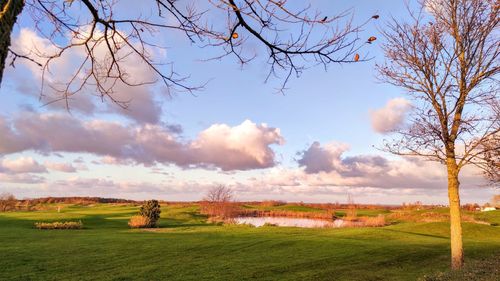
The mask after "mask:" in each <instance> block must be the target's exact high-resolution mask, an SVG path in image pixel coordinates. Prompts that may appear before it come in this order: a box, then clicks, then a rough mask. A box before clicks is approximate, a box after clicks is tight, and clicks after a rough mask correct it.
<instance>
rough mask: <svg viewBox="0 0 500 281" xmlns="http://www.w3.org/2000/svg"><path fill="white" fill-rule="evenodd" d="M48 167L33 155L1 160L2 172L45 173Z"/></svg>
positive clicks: (0, 171)
mask: <svg viewBox="0 0 500 281" xmlns="http://www.w3.org/2000/svg"><path fill="white" fill-rule="evenodd" d="M45 172H47V169H46V168H45V167H44V166H43V165H41V164H39V163H38V162H37V161H36V160H34V159H33V158H31V157H20V158H17V159H14V160H12V159H2V160H0V173H6V174H22V173H45Z"/></svg>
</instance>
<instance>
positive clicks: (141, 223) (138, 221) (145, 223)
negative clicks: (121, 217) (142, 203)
mask: <svg viewBox="0 0 500 281" xmlns="http://www.w3.org/2000/svg"><path fill="white" fill-rule="evenodd" d="M150 224H151V222H150V221H149V219H148V218H147V217H144V216H133V217H131V218H130V220H129V221H128V226H130V228H146V227H149V226H150Z"/></svg>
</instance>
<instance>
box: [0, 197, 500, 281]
mask: <svg viewBox="0 0 500 281" xmlns="http://www.w3.org/2000/svg"><path fill="white" fill-rule="evenodd" d="M162 209H163V212H162V219H161V220H160V228H158V229H154V230H151V231H149V230H137V229H128V227H127V220H128V219H129V218H130V217H131V216H132V215H134V214H135V213H136V212H137V207H135V206H118V205H111V204H108V205H103V204H98V205H94V206H88V207H86V206H64V207H63V208H62V209H61V212H60V213H58V212H57V210H53V209H48V210H45V211H37V212H12V213H1V214H0V280H416V279H418V278H420V277H422V276H424V275H429V274H434V273H436V272H439V271H446V269H447V268H448V264H449V261H448V260H449V245H448V237H449V234H448V232H449V225H448V224H447V223H441V222H438V223H398V224H394V225H391V226H387V227H382V228H351V229H301V228H281V227H262V228H253V227H248V226H234V225H229V226H227V225H213V224H207V223H206V218H205V217H204V216H201V215H200V214H199V213H198V207H197V206H188V207H185V206H168V207H167V206H163V207H162ZM498 212H499V211H496V212H494V214H488V215H486V216H488V217H489V218H492V219H495V218H497V216H498ZM485 219H488V218H485ZM57 220H81V221H82V222H83V224H84V226H85V229H82V230H71V231H65V230H59V231H41V230H37V229H35V228H34V227H33V225H34V222H36V221H57ZM464 243H465V253H466V257H467V262H468V263H473V262H474V261H477V260H480V259H484V258H485V257H489V256H491V255H494V254H498V252H495V251H498V250H497V249H499V248H500V247H499V246H500V228H499V227H495V226H488V225H479V224H471V223H465V224H464Z"/></svg>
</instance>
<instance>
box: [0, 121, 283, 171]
mask: <svg viewBox="0 0 500 281" xmlns="http://www.w3.org/2000/svg"><path fill="white" fill-rule="evenodd" d="M0 133H2V135H3V136H5V138H2V140H0V153H2V154H9V153H15V152H21V151H25V150H35V151H37V152H41V153H49V152H76V153H90V154H94V155H98V156H102V157H103V160H104V163H109V164H119V163H122V164H123V163H127V161H132V162H133V163H140V164H144V165H154V164H156V163H162V164H175V165H177V166H180V167H184V168H189V167H207V168H211V167H213V168H220V169H222V170H224V171H229V170H251V169H261V168H268V167H272V166H274V165H275V164H276V163H275V154H274V151H273V150H272V149H271V147H270V146H271V145H274V144H278V145H280V144H283V142H284V140H283V137H282V136H281V134H280V130H279V129H278V128H272V127H268V126H267V125H266V124H255V123H253V122H251V121H249V120H246V121H244V122H243V123H241V124H240V125H237V126H234V127H230V126H228V125H225V124H214V125H212V126H211V127H209V128H208V129H206V130H204V131H202V132H200V134H199V135H198V136H197V138H196V139H194V140H192V141H182V140H181V136H179V135H178V134H177V133H173V132H172V130H171V128H170V127H165V126H164V125H163V124H161V123H160V124H157V125H154V124H144V125H135V126H132V125H122V124H120V123H116V122H110V121H103V120H91V121H81V120H78V119H76V118H74V117H72V116H69V115H67V114H34V113H26V114H23V115H21V116H19V117H17V118H14V119H13V120H8V119H6V118H2V117H0Z"/></svg>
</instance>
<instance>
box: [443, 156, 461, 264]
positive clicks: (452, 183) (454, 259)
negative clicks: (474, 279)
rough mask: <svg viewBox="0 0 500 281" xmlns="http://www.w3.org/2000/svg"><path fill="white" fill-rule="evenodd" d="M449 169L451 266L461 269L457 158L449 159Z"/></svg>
mask: <svg viewBox="0 0 500 281" xmlns="http://www.w3.org/2000/svg"><path fill="white" fill-rule="evenodd" d="M447 169H448V199H449V204H450V238H451V239H450V240H451V241H450V242H451V245H450V246H451V268H452V269H460V268H462V266H463V264H464V251H463V243H462V222H461V210H460V193H459V192H460V191H459V187H460V182H459V180H458V173H459V170H458V166H457V163H456V160H455V159H453V158H450V159H448V161H447Z"/></svg>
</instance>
